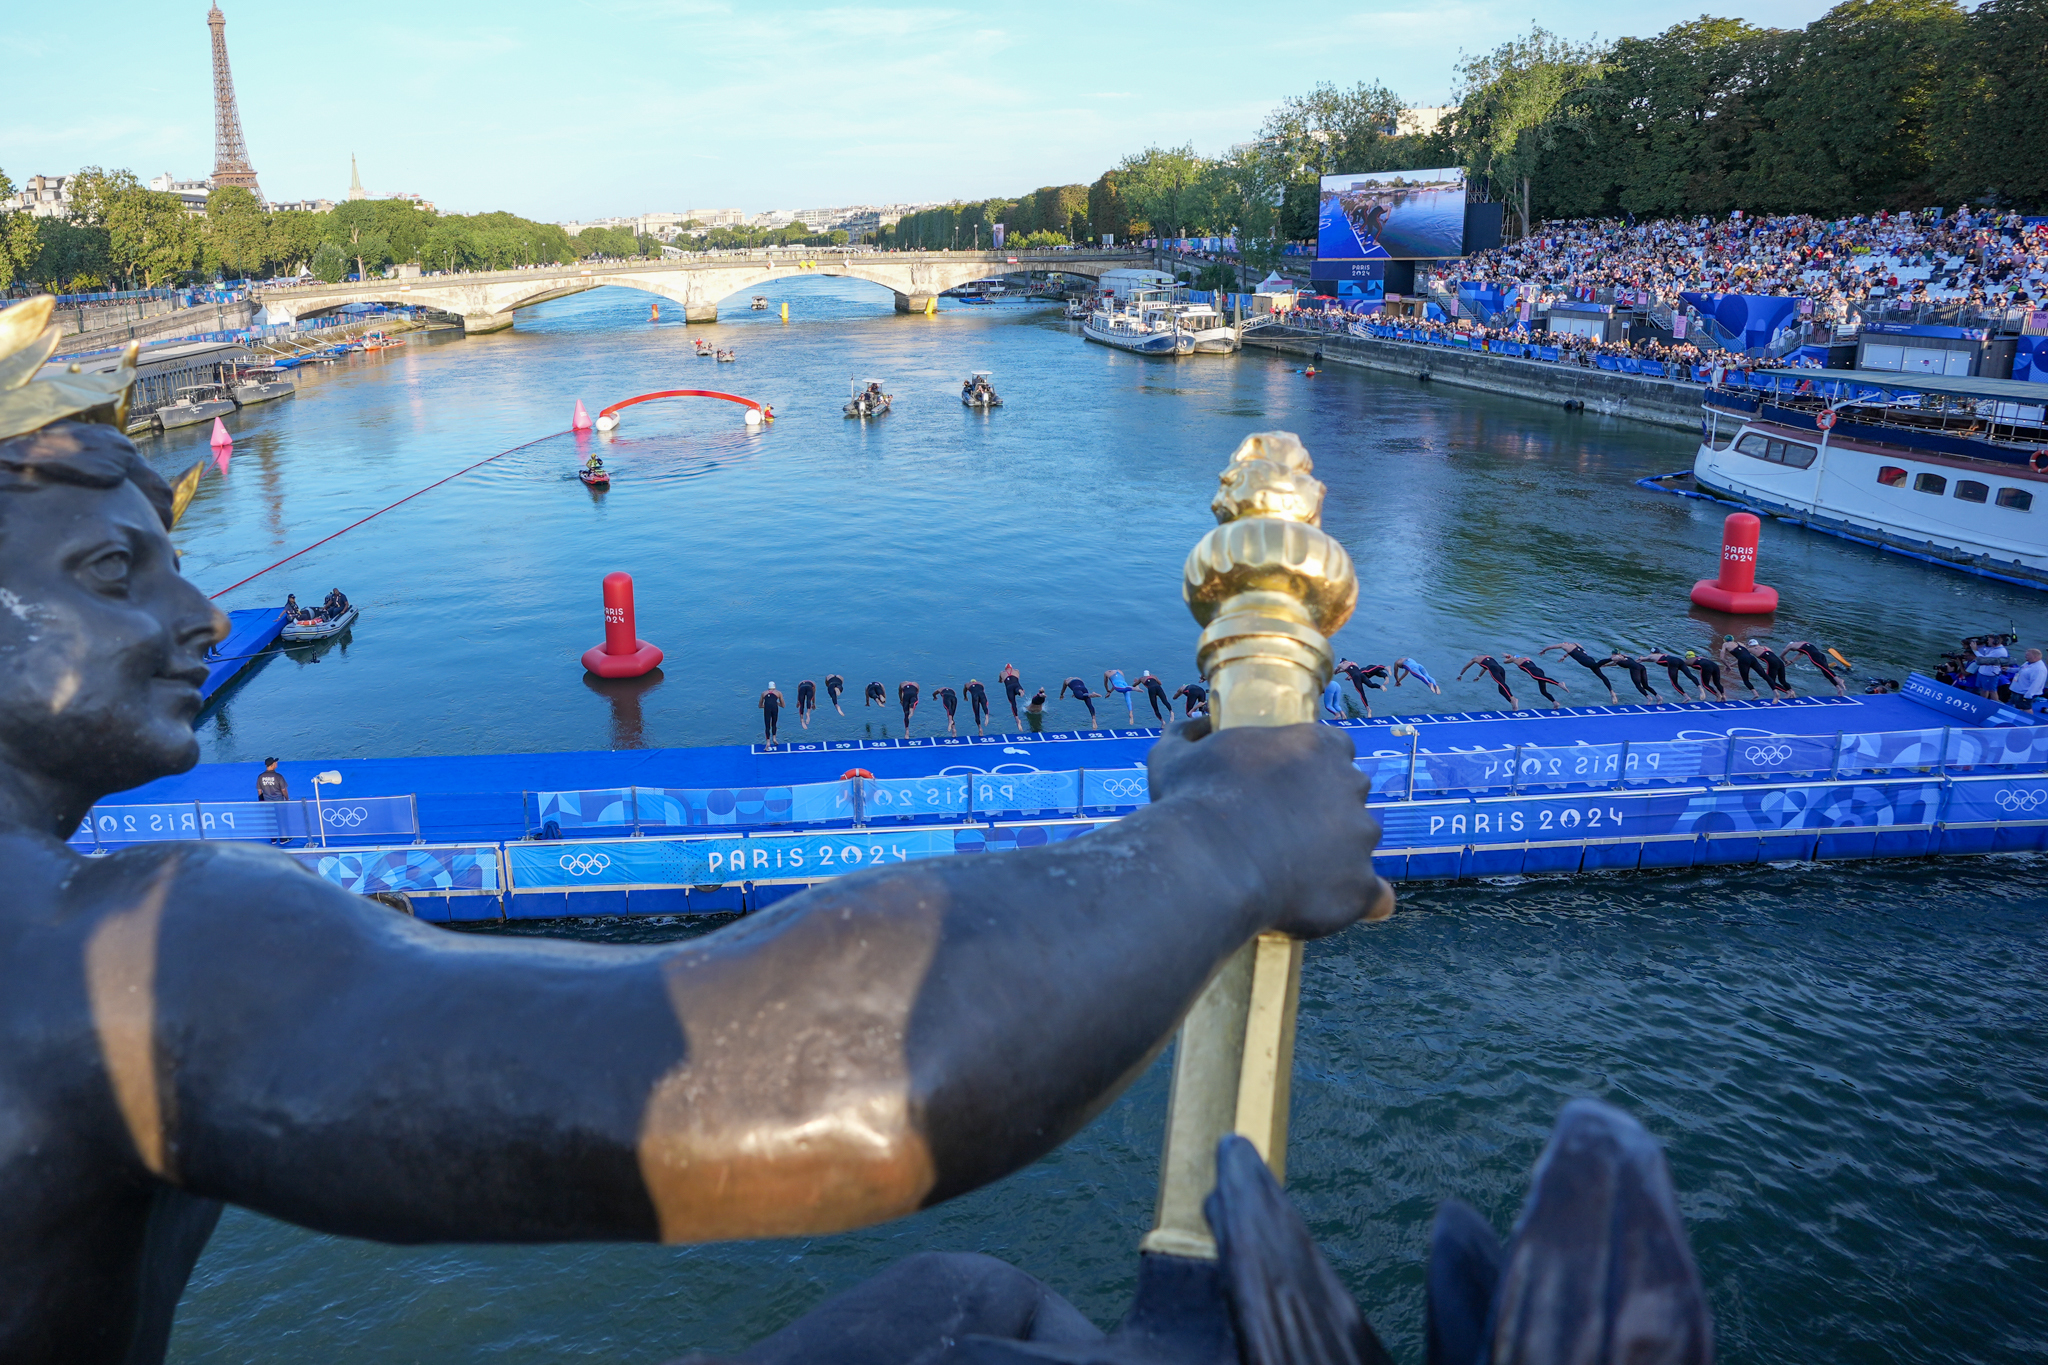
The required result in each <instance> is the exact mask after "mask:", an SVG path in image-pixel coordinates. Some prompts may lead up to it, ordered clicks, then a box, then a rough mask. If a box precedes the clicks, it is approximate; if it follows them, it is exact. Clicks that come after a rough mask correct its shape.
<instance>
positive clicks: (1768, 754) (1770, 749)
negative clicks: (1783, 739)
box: [1742, 744, 1792, 764]
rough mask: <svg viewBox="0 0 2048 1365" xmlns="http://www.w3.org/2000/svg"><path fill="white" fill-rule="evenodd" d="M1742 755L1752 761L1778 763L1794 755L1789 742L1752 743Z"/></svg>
mask: <svg viewBox="0 0 2048 1365" xmlns="http://www.w3.org/2000/svg"><path fill="white" fill-rule="evenodd" d="M1742 756H1743V757H1744V758H1746V759H1748V760H1749V761H1750V762H1752V763H1760V764H1778V763H1783V762H1784V761H1785V760H1786V759H1788V758H1790V757H1792V746H1791V745H1789V744H1752V745H1751V746H1750V747H1749V748H1747V749H1744V750H1743V751H1742Z"/></svg>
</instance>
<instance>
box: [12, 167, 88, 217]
mask: <svg viewBox="0 0 2048 1365" xmlns="http://www.w3.org/2000/svg"><path fill="white" fill-rule="evenodd" d="M71 181H72V177H71V176H68V175H32V176H30V177H29V178H28V179H27V181H25V182H24V183H23V184H22V187H21V188H20V189H19V190H17V191H15V194H14V197H13V198H12V199H9V200H7V201H6V207H7V208H8V209H9V210H11V211H13V212H15V213H26V214H28V215H30V216H31V217H35V218H63V217H67V216H69V214H70V213H71Z"/></svg>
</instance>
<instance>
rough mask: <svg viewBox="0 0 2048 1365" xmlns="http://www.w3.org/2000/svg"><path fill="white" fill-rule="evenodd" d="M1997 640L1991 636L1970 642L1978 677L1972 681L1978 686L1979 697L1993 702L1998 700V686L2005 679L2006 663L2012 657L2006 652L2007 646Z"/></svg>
mask: <svg viewBox="0 0 2048 1365" xmlns="http://www.w3.org/2000/svg"><path fill="white" fill-rule="evenodd" d="M1997 638H1998V637H1996V636H1990V637H1987V638H1985V639H1981V640H1972V641H1971V642H1970V652H1971V654H1973V655H1975V656H1976V660H1977V662H1976V665H1975V668H1976V677H1975V678H1974V679H1972V681H1974V682H1975V683H1976V684H1977V692H1978V695H1980V696H1985V697H1990V698H1991V699H1992V700H1993V701H1996V700H1997V699H1998V686H1999V684H2000V683H2001V682H2003V681H2004V679H2005V663H2006V660H2007V659H2009V658H2010V657H2011V656H2010V655H2008V654H2007V653H2006V652H2005V646H2004V645H2003V644H1999V643H1997V642H1996V641H1997Z"/></svg>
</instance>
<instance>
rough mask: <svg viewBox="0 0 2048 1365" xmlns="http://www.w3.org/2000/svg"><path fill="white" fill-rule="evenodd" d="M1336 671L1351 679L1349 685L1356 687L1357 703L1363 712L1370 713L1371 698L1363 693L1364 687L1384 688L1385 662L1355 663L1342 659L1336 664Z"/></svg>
mask: <svg viewBox="0 0 2048 1365" xmlns="http://www.w3.org/2000/svg"><path fill="white" fill-rule="evenodd" d="M1337 671H1338V672H1339V673H1342V674H1343V675H1344V676H1345V677H1347V678H1349V679H1351V686H1352V687H1353V688H1355V689H1357V692H1358V701H1359V704H1360V705H1362V706H1364V707H1365V714H1367V715H1368V716H1369V715H1371V714H1372V698H1371V697H1368V696H1366V695H1365V689H1366V688H1368V687H1370V688H1374V689H1377V690H1384V689H1385V688H1386V685H1387V684H1386V682H1385V678H1386V676H1387V666H1386V665H1385V664H1356V663H1353V662H1351V660H1349V659H1344V660H1341V661H1340V662H1339V663H1338V664H1337Z"/></svg>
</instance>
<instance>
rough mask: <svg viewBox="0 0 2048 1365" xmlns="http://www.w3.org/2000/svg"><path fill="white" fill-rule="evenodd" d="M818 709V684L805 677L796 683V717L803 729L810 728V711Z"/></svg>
mask: <svg viewBox="0 0 2048 1365" xmlns="http://www.w3.org/2000/svg"><path fill="white" fill-rule="evenodd" d="M817 709H818V685H817V684H816V683H814V682H812V681H811V680H810V679H809V678H805V679H804V680H803V681H802V682H800V683H798V684H797V685H796V718H797V720H799V721H800V722H802V723H803V727H804V729H806V730H808V729H810V728H811V712H813V711H815V710H817Z"/></svg>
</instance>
